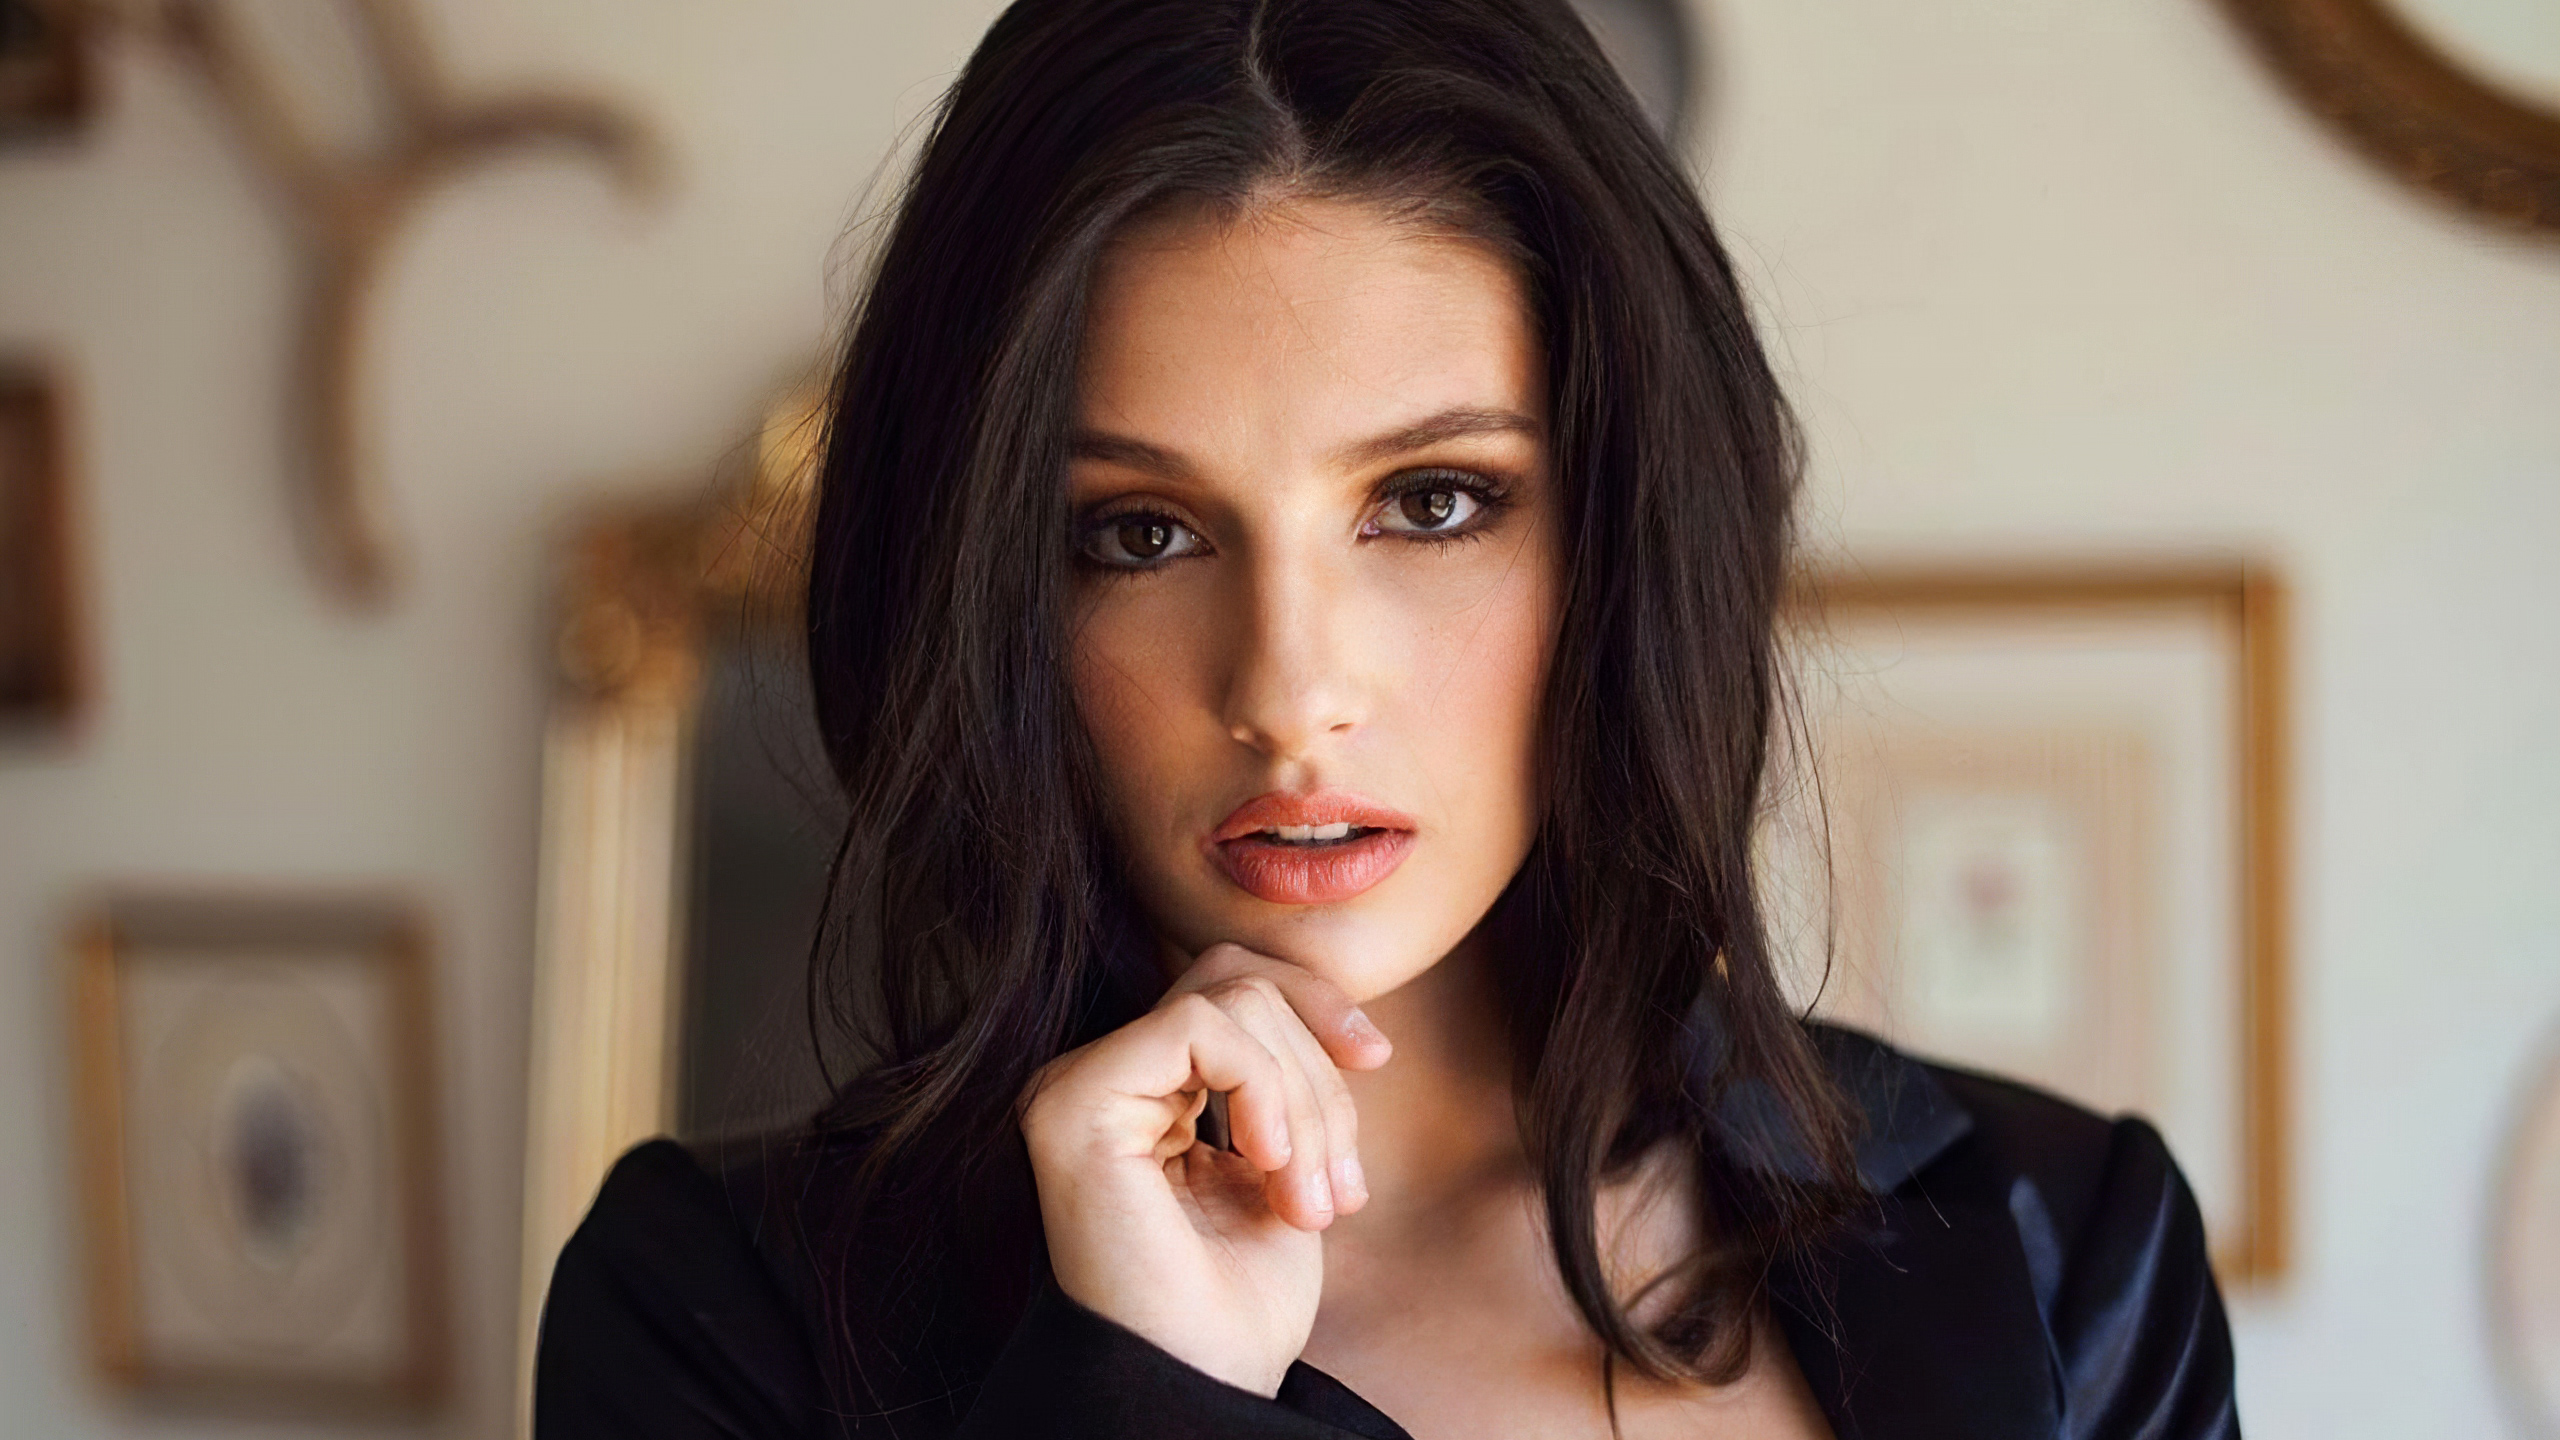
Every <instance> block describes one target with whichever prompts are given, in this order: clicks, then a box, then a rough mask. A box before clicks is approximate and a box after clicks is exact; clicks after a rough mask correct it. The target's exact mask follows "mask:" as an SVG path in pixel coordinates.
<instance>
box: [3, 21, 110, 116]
mask: <svg viewBox="0 0 2560 1440" xmlns="http://www.w3.org/2000/svg"><path fill="white" fill-rule="evenodd" d="M91 88H92V87H91V64H90V56H89V48H88V45H87V43H86V39H85V37H84V35H83V26H82V23H81V17H80V16H79V15H78V14H76V13H75V11H74V7H73V5H72V4H71V3H70V0H0V138H8V137H11V136H16V135H25V134H43V133H47V132H52V131H60V130H67V129H69V128H71V127H72V126H74V125H76V124H78V123H79V122H80V121H81V120H83V119H85V118H86V117H87V115H88V112H89V105H90V95H91Z"/></svg>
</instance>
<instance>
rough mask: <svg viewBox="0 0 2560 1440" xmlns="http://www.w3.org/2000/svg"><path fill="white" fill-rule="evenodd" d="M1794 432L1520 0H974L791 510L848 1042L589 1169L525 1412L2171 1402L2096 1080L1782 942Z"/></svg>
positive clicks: (826, 1416)
mask: <svg viewBox="0 0 2560 1440" xmlns="http://www.w3.org/2000/svg"><path fill="white" fill-rule="evenodd" d="M1795 485H1796V452H1795V448H1794V443H1793V434H1792V431H1791V430H1790V428H1789V425H1788V420H1787V416H1786V412H1785V409H1784V406H1783V403H1782V401H1781V399H1780V396H1779V394H1778V392H1777V389H1776V387H1775V385H1774V383H1773V381H1772V379H1771V377H1770V374H1769V372H1768V369H1767V366H1766V364H1765V362H1764V360H1763V358H1762V355H1761V352H1760V349H1759V347H1758V345H1757V343H1756V341H1755V340H1754V338H1753V336H1752V334H1751V331H1750V328H1749V326H1748V324H1747V317H1746V313H1745V306H1744V302H1743V300H1742V298H1741V296H1740V295H1739V293H1738V292H1737V290H1736V287H1735V284H1734V281H1733V277H1732V274H1731V272H1730V269H1729V267H1728V266H1727V264H1726V261H1725V258H1724V256H1723V254H1722V252H1721V250H1720V249H1719V248H1718V246H1717V244H1716V242H1715V239H1714V237H1713V235H1712V233H1711V231H1710V230H1709V228H1708V225H1707V222H1706V219H1705V217H1704V216H1703V215H1702V214H1701V212H1700V210H1699V208H1698V205H1697V202H1696V200H1695V198H1694V196H1693V195H1692V193H1691V192H1690V190H1689V189H1688V187H1687V186H1686V185H1685V184H1684V182H1683V181H1682V179H1681V178H1680V173H1679V170H1678V168H1677V167H1676V165H1675V164H1674V163H1673V162H1672V160H1671V158H1670V157H1669V156H1668V155H1667V154H1666V153H1665V151H1664V149H1663V147H1662V146H1661V144H1660V142H1659V141H1658V140H1657V139H1656V138H1655V136H1654V135H1653V134H1652V132H1651V131H1650V130H1649V129H1648V128H1647V126H1646V124H1645V122H1644V121H1643V120H1642V118H1641V117H1640V115H1639V113H1638V111H1637V108H1636V106H1635V104H1634V102H1633V101H1632V100H1631V99H1630V97H1629V96H1628V94H1627V92H1626V91H1625V89H1624V88H1623V87H1622V86H1621V85H1620V84H1619V82H1618V81H1617V80H1616V79H1615V78H1614V76H1613V75H1612V74H1611V73H1610V71H1609V70H1608V68H1607V66H1606V64H1605V62H1604V61H1603V60H1602V59H1601V57H1600V55H1599V54H1598V52H1597V50H1596V49H1595V47H1594V45H1593V43H1592V41H1591V39H1590V37H1589V36H1588V35H1587V33H1585V32H1584V30H1583V29H1582V28H1581V26H1580V25H1579V23H1578V22H1576V21H1575V20H1574V19H1573V18H1572V17H1571V15H1570V13H1569V12H1568V11H1567V9H1566V7H1565V5H1564V3H1563V0H1294V3H1293V0H1019V3H1016V4H1015V5H1014V6H1013V7H1012V8H1011V9H1010V10H1008V11H1007V12H1006V13H1005V14H1004V16H1003V17H1002V18H1001V19H1000V20H998V21H997V23H996V25H995V27H994V29H993V30H992V31H990V32H989V34H988V36H987V38H986V40H985V41H984V42H983V44H982V45H981V46H980V48H979V50H978V53H977V55H976V56H975V57H974V58H973V59H972V61H971V62H970V64H969V66H968V68H967V70H966V72H965V73H964V74H963V75H962V76H961V78H960V80H959V82H958V84H957V85H956V86H955V87H954V89H953V91H952V92H951V94H950V96H949V97H948V99H947V100H946V102H945V106H944V109H943V112H942V115H941V118H940V121H939V124H938V126H937V128H936V130H935V132H934V135H933V138H932V140H931V142H930V144H929V145H928V147H927V149H926V151H925V153H924V155H923V157H922V160H921V163H920V166H919V168H918V171H917V173H916V176H915V178H914V179H913V181H912V182H911V184H910V187H909V189H908V191H907V194H906V196H905V198H904V201H903V205H902V209H901V211H900V214H899V216H898V220H897V224H896V227H895V229H894V231H893V232H892V234H891V236H890V239H889V242H888V245H887V247H886V249H885V252H884V255H883V258H882V260H881V263H880V267H879V272H878V275H877V277H876V279H875V282H874V284H873V286H872V288H871V291H870V294H869V297H868V299H867V301H866V302H865V305H864V308H863V311H862V314H861V315H860V317H859V319H858V323H857V324H856V326H855V328H854V331H853V334H852V338H851V341H850V343H849V345H848V348H847V351H846V355H845V359H844V364H843V368H842V371H841V373H840V375H839V378H838V390H837V399H836V404H835V410H834V414H833V421H832V427H831V435H830V441H829V449H828V454H827V460H826V467H825V472H824V486H823V498H822V502H821V506H820V510H819V514H818V518H817V525H816V531H815V538H814V548H813V552H812V557H811V562H812V563H811V575H810V588H809V611H808V613H809V617H810V641H809V647H810V648H809V658H810V666H811V671H812V674H813V676H814V678H815V681H816V690H817V696H818V706H819V718H820V721H821V726H822V729H823V732H824V735H825V737H826V742H827V745H828V747H829V752H830V755H831V757H832V759H833V763H834V765H835V768H836V771H837V776H838V778H839V780H840V781H841V782H842V784H843V787H844V789H845V792H846V794H847V797H848V799H849V802H850V806H851V812H852V815H853V820H852V824H851V827H850V831H849V833H848V835H847V836H846V839H845V843H844V846H843V849H842V851H841V853H840V857H839V863H838V868H837V889H836V893H835V895H834V897H833V902H832V904H831V906H830V921H829V923H828V924H827V926H826V927H824V930H825V933H824V934H822V936H821V944H820V946H819V948H818V953H819V955H820V958H821V960H822V961H823V962H825V963H823V964H821V966H820V967H819V969H818V972H817V980H816V988H815V990H814V991H813V993H814V994H815V995H816V996H817V997H818V998H819V999H820V1000H821V1002H822V1007H821V1008H822V1013H824V1014H825V1015H827V1016H829V1017H831V1018H833V1019H834V1020H836V1021H838V1022H840V1023H842V1024H844V1025H847V1026H849V1027H852V1028H853V1029H855V1030H856V1031H858V1032H859V1033H860V1034H862V1035H863V1036H865V1037H866V1038H867V1039H868V1041H869V1043H870V1044H871V1045H873V1046H874V1047H876V1054H877V1056H878V1060H877V1063H876V1064H875V1065H874V1066H872V1067H871V1068H869V1069H868V1070H866V1071H865V1072H864V1073H863V1074H862V1075H861V1076H860V1077H858V1078H857V1079H855V1080H854V1081H852V1082H851V1083H849V1084H847V1085H846V1086H845V1087H844V1088H843V1089H842V1090H841V1092H840V1093H839V1094H838V1096H837V1098H836V1100H835V1102H834V1103H833V1104H832V1105H831V1106H830V1107H829V1108H828V1110H827V1111H826V1112H825V1113H824V1114H822V1115H821V1116H819V1117H818V1118H817V1120H816V1122H815V1123H814V1124H813V1125H812V1126H811V1127H809V1129H808V1131H807V1133H805V1134H803V1135H799V1136H795V1137H791V1138H789V1139H788V1140H785V1141H777V1142H771V1143H766V1144H762V1145H758V1146H753V1147H746V1148H744V1149H741V1150H738V1151H735V1152H732V1153H727V1154H714V1155H699V1156H697V1155H695V1154H691V1153H689V1152H687V1151H684V1150H682V1149H679V1148H677V1147H676V1146H674V1145H672V1144H670V1143H667V1142H658V1143H655V1144H652V1145H648V1146H644V1147H642V1148H640V1149H639V1150H636V1151H634V1152H633V1153H632V1154H631V1155H630V1156H628V1157H626V1158H625V1160H624V1161H623V1162H622V1164H621V1165H620V1166H619V1167H618V1168H617V1169H616V1170H615V1172H614V1174H613V1176H612V1177H611V1178H610V1179H609V1180H608V1181H607V1182H606V1185H605V1187H604V1190H603V1192H602V1194H601V1195H600V1196H599V1198H598V1199H597V1201H596V1204H595V1208H594V1210H593V1212H592V1213H591V1215H590V1216H589V1218H588V1220H587V1222H586V1224H585V1225H584V1226H583V1227H582V1228H581V1230H580V1231H579V1233H578V1235H577V1236H576V1238H575V1239H574V1240H572V1241H571V1243H570V1245H569V1246H568V1248H567V1250H566V1251H565V1252H564V1253H563V1255H562V1256H561V1258H560V1262H559V1267H558V1270H557V1273H556V1276H555V1278H554V1282H553V1288H552V1293H551V1300H550V1304H549V1307H548V1310H547V1313H546V1316H545V1320H544V1329H543V1337H542V1346H541V1358H540V1362H539V1373H538V1380H537V1396H536V1413H537V1425H538V1428H539V1430H540V1432H541V1433H542V1434H543V1435H544V1436H545V1437H553V1440H557V1437H567V1436H573V1435H590V1434H592V1435H605V1434H611V1435H623V1436H628V1435H643V1436H695V1435H705V1436H707V1435H715V1434H716V1435H753V1436H763V1435H775V1436H781V1435H860V1436H870V1435H892V1434H894V1435H913V1436H940V1435H964V1436H973V1437H975V1436H997V1435H1004V1436H1018V1435H1056V1436H1070V1435H1071V1436H1103V1435H1115V1436H1116V1435H1146V1436H1156V1435H1170V1436H1182V1435H1204V1436H1205V1435H1221V1436H1268V1437H1282V1436H1342V1435H1358V1436H1370V1437H1387V1436H1398V1435H1405V1434H1411V1435H1415V1436H1424V1437H1428V1436H1468V1437H1475V1436H1502V1435H1523V1436H1525V1435H1538V1436H1575V1435H1591V1436H1599V1435H1612V1434H1623V1435H1627V1436H1707V1435H1714V1436H1747V1437H1800V1436H1819V1435H1825V1434H1836V1435H1840V1436H1873V1437H1881V1436H1924V1435H1925V1436H1955V1435H1965V1436H1975V1435H2021V1436H2024V1435H2069V1436H2135V1435H2141V1436H2176V1437H2185V1436H2225V1435H2232V1434H2236V1433H2237V1430H2236V1424H2235V1422H2234V1420H2233V1418H2232V1409H2231V1393H2230V1392H2231V1367H2230V1354H2229V1342H2228V1338H2227V1335H2226V1333H2225V1328H2224V1323H2223V1318H2222V1312H2221V1306H2220V1301H2219V1299H2218V1297H2217V1295H2216V1293H2215V1290H2214V1285H2213V1280H2212V1277H2211V1275H2210V1273H2209V1272H2208V1270H2207V1268H2206V1265H2205V1260H2204V1250H2203V1244H2202V1237H2201V1229H2200V1225H2199V1222H2198V1219H2197V1215H2196V1209H2195V1206H2194V1203H2193V1201H2192V1200H2191V1199H2190V1198H2189V1196H2188V1193H2187V1191H2186V1188H2185V1185H2184V1183H2183V1181H2182V1180H2181V1179H2180V1177H2179V1175H2178V1173H2177V1170H2176V1168H2175V1167H2174V1165H2172V1163H2171V1162H2170V1160H2169V1158H2168V1156H2167V1154H2166V1152H2165V1151H2164V1150H2163V1149H2162V1147H2161V1145H2160V1142H2159V1139H2158V1137H2157V1136H2156V1135H2155V1134H2154V1133H2153V1132H2152V1131H2151V1130H2150V1129H2149V1128H2148V1127H2147V1126H2145V1125H2143V1124H2142V1123H2141V1122H2139V1121H2135V1120H2125V1121H2119V1122H2114V1123H2109V1122H2106V1121H2103V1120H2100V1119H2098V1118H2096V1117H2094V1116H2091V1115H2088V1114H2086V1113H2085V1112H2082V1111H2079V1110H2076V1109H2073V1108H2071V1107H2069V1106H2067V1105H2065V1104H2063V1103H2061V1102H2059V1101H2056V1100H2053V1099H2051V1098H2048V1097H2045V1096H2042V1095H2039V1094H2035V1093H2033V1092H2030V1091H2027V1090H2024V1089H2021V1088H2018V1087H2014V1086H2011V1085H2007V1084H2004V1083H2001V1082H1999V1081H1995V1080H1990V1079H1986V1078H1982V1077H1977V1076H1969V1075H1964V1074H1959V1073H1956V1072H1953V1071H1947V1070H1941V1069H1937V1068H1933V1067H1929V1066H1924V1065H1921V1064H1918V1063H1917V1062H1914V1061H1912V1060H1909V1059H1906V1058H1904V1057H1902V1056H1900V1055H1898V1054H1896V1053H1895V1052H1893V1051H1891V1050H1889V1049H1886V1048H1884V1047H1882V1046H1880V1045H1878V1044H1877V1043H1875V1042H1873V1041H1870V1040H1867V1039H1865V1038H1863V1037H1860V1036H1856V1035H1853V1034H1849V1033H1846V1032H1842V1031H1837V1030H1832V1029H1827V1028H1824V1027H1821V1026H1814V1025H1808V1024H1805V1023H1803V1022H1801V1021H1800V1020H1799V1019H1798V1018H1797V1017H1796V1016H1794V1015H1793V1014H1792V1013H1790V1011H1789V1009H1788V1008H1787V1005H1786V1002H1785V1001H1784V999H1783V998H1782V996H1781V993H1780V989H1779V986H1778V984H1777V981H1776V978H1775V975H1774V971H1773V965H1772V961H1771V957H1770V955H1769V951H1768V945H1767V942H1766V939H1765V937H1764V935H1763V928H1762V922H1761V917H1760V915H1759V913H1758V911H1757V909H1756V908H1755V902H1754V884H1753V873H1752V865H1751V850H1750V839H1751V831H1752V824H1753V820H1754V816H1755V814H1756V812H1757V809H1758V806H1759V804H1760V802H1761V798H1762V784H1761V782H1762V770H1763V766H1764V759H1765V755H1766V752H1767V749H1768V742H1769V739H1770V735H1771V730H1772V725H1773V715H1774V714H1775V712H1776V709H1777V703H1778V693H1779V688H1780V687H1779V681H1778V675H1777V671H1776V667H1775V662H1774V659H1773V641H1772V628H1773V615H1774V611H1775V607H1776V604H1777V600H1778V595H1779V590H1780V585H1781V578H1782V574H1783V571H1784V568H1785V564H1786V559H1787V537H1788V523H1789V522H1788V512H1789V505H1790V501H1791V498H1792V496H1793V493H1794V490H1795ZM849 957H859V959H858V961H857V959H856V958H849Z"/></svg>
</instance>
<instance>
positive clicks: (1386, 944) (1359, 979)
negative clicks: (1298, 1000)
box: [1182, 895, 1490, 1005]
mask: <svg viewBox="0 0 2560 1440" xmlns="http://www.w3.org/2000/svg"><path fill="white" fill-rule="evenodd" d="M1237 898H1238V900H1240V901H1241V902H1242V903H1241V904H1237V905H1232V906H1229V905H1221V906H1215V907H1209V908H1210V909H1211V911H1212V912H1213V913H1208V914H1203V915H1201V916H1200V919H1201V921H1202V922H1203V923H1200V924H1196V925H1186V926H1184V927H1182V929H1183V942H1184V944H1183V948H1184V951H1185V953H1187V954H1198V953H1199V952H1200V951H1202V950H1204V949H1207V948H1208V947H1209V946H1210V945H1212V944H1215V943H1217V942H1219V941H1232V942H1234V943H1235V944H1238V945H1242V946H1244V947H1245V948H1246V949H1248V950H1253V951H1256V952H1259V953H1261V954H1264V955H1268V956H1270V957H1272V958H1273V959H1275V960H1286V961H1288V962H1289V963H1290V964H1292V965H1296V966H1299V967H1300V968H1302V969H1305V970H1308V971H1311V972H1313V973H1315V974H1317V975H1321V976H1323V977H1324V978H1325V979H1327V980H1330V981H1332V982H1333V983H1334V984H1336V985H1338V986H1341V987H1342V990H1343V992H1344V993H1345V994H1347V995H1349V996H1350V997H1351V1002H1352V1003H1353V1004H1355V1005H1365V1004H1367V1003H1368V1002H1370V1001H1371V1000H1374V999H1376V998H1378V997H1379V996H1381V995H1384V994H1387V993H1388V992H1390V991H1392V990H1395V989H1397V988H1398V987H1400V986H1402V985H1404V984H1405V983H1406V982H1407V981H1409V980H1412V979H1413V978H1414V977H1416V976H1418V975H1421V974H1422V973H1423V972H1425V971H1427V970H1429V969H1430V968H1431V967H1432V966H1434V965H1437V964H1439V963H1440V961H1441V960H1442V959H1443V958H1444V957H1446V956H1447V955H1448V953H1449V952H1450V951H1452V950H1454V949H1456V948H1457V947H1458V942H1460V941H1461V940H1464V939H1465V938H1466V936H1467V932H1468V931H1469V930H1471V929H1473V928H1474V925H1475V921H1476V919H1477V918H1479V917H1476V916H1467V915H1455V914H1447V913H1432V914H1418V913H1416V909H1417V907H1415V906H1413V905H1411V904H1410V903H1407V904H1403V905H1398V904H1395V903H1393V902H1392V901H1391V900H1389V899H1388V897H1385V896H1380V897H1377V900H1376V902H1375V903H1368V904H1363V903H1357V902H1355V903H1352V904H1347V905H1324V906H1305V907H1298V906H1285V907H1284V906H1274V905H1267V904H1262V903H1258V902H1255V901H1253V900H1251V899H1249V898H1246V897H1243V896H1241V895H1239V896H1238V897H1237ZM1368 898H1369V897H1363V899H1364V900H1367V899H1368ZM1488 903H1490V902H1488ZM1431 908H1432V910H1434V911H1439V910H1441V909H1442V907H1438V906H1434V907H1431ZM1195 940H1196V943H1193V942H1194V941H1195Z"/></svg>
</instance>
